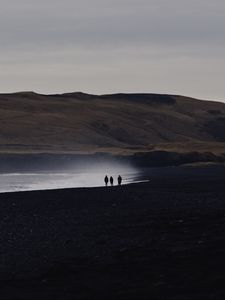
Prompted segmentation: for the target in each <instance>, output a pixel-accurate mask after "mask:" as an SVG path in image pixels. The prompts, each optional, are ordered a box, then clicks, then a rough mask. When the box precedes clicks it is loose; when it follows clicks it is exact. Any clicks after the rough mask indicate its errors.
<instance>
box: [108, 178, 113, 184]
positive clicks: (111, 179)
mask: <svg viewBox="0 0 225 300" xmlns="http://www.w3.org/2000/svg"><path fill="white" fill-rule="evenodd" d="M109 180H110V183H111V186H113V177H112V176H110V179H109Z"/></svg>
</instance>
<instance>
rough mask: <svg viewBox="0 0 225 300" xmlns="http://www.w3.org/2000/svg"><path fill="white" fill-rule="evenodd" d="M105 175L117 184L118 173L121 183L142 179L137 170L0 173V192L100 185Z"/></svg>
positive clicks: (102, 184)
mask: <svg viewBox="0 0 225 300" xmlns="http://www.w3.org/2000/svg"><path fill="white" fill-rule="evenodd" d="M105 175H108V176H113V178H114V185H117V177H118V175H121V176H122V179H123V180H122V184H130V183H134V182H140V181H143V178H142V177H141V176H140V173H139V172H137V171H133V172H132V171H130V170H129V171H125V172H123V171H122V172H121V170H120V173H118V172H112V173H103V172H93V171H92V172H87V171H86V172H71V171H70V172H66V171H61V172H47V171H45V172H27V173H26V172H21V173H20V172H17V173H1V174H0V193H5V192H19V191H31V190H47V189H63V188H80V187H101V186H104V185H105V183H104V177H105Z"/></svg>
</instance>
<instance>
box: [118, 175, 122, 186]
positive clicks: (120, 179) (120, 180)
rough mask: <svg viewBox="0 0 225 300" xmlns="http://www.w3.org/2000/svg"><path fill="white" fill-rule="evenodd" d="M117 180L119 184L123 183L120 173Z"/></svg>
mask: <svg viewBox="0 0 225 300" xmlns="http://www.w3.org/2000/svg"><path fill="white" fill-rule="evenodd" d="M117 181H118V185H121V183H122V177H121V176H120V175H119V176H118V178H117Z"/></svg>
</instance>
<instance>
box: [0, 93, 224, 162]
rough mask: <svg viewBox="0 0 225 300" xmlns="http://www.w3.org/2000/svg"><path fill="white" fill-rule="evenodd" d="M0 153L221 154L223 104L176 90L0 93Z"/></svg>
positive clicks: (222, 152)
mask: <svg viewBox="0 0 225 300" xmlns="http://www.w3.org/2000/svg"><path fill="white" fill-rule="evenodd" d="M0 120H1V123H0V124H1V126H0V152H1V153H2V154H3V153H4V154H6V153H7V154H9V153H14V154H15V153H16V154H18V153H21V154H31V153H52V154H53V153H55V154H63V153H64V154H65V153H67V154H78V153H79V154H84V153H86V154H93V153H96V152H106V153H111V154H120V155H132V154H134V153H142V152H145V153H149V152H153V151H166V152H175V153H186V152H196V151H197V152H198V153H206V152H210V153H211V154H213V155H217V156H218V155H219V156H221V155H222V156H224V153H225V104H224V103H220V102H215V101H201V100H197V99H193V98H188V97H183V96H176V95H159V94H113V95H101V96H97V95H89V94H84V93H67V94H60V95H58V94H56V95H40V94H36V93H33V92H21V93H14V94H0Z"/></svg>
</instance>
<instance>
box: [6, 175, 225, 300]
mask: <svg viewBox="0 0 225 300" xmlns="http://www.w3.org/2000/svg"><path fill="white" fill-rule="evenodd" d="M224 182H225V178H223V177H219V178H207V179H206V178H204V179H201V178H198V179H196V178H195V179H193V180H192V179H189V180H187V179H185V180H184V178H183V179H182V178H177V179H176V180H174V179H173V180H169V179H165V178H164V179H159V178H158V179H155V180H154V179H153V180H152V181H150V183H145V184H133V185H129V186H122V187H113V188H90V189H65V190H53V191H36V192H20V193H8V194H0V233H1V234H0V299H1V300H6V299H10V300H11V299H12V300H25V299H26V300H28V299H29V300H30V299H34V300H36V299H48V300H51V299H56V300H57V299H59V300H67V299H68V300H70V299H168V300H172V299H174V300H175V299H177V300H187V299H192V300H193V299H198V300H201V299H204V300H207V299H217V300H218V299H221V300H222V299H225V286H224V282H225V184H224Z"/></svg>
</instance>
